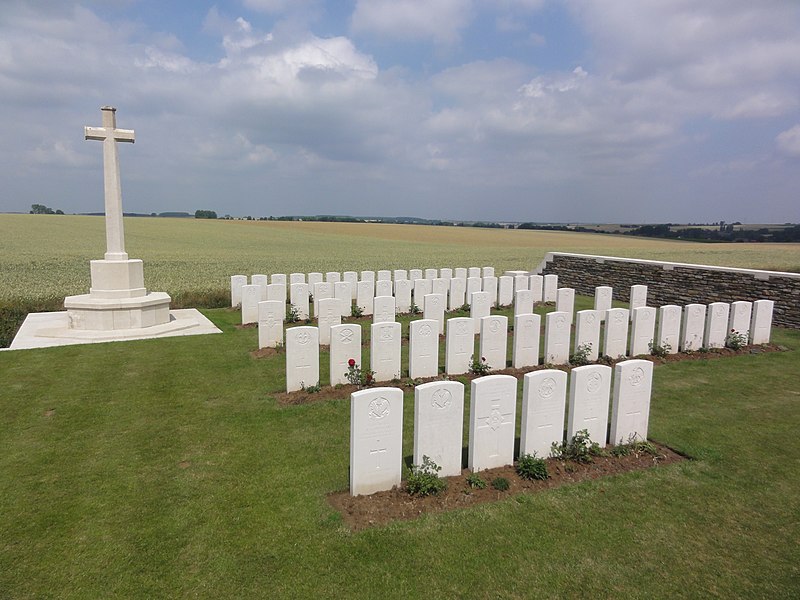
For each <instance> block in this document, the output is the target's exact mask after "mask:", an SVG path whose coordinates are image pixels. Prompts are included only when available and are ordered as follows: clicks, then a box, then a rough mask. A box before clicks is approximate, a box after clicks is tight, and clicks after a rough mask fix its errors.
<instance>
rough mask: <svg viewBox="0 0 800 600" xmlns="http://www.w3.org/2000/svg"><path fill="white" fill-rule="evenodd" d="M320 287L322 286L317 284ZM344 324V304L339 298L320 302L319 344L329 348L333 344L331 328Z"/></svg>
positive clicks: (318, 318)
mask: <svg viewBox="0 0 800 600" xmlns="http://www.w3.org/2000/svg"><path fill="white" fill-rule="evenodd" d="M317 285H320V284H317ZM341 324H342V302H341V300H339V299H338V298H323V299H322V300H320V301H319V316H318V317H317V326H318V327H319V343H320V344H321V345H323V346H327V345H329V344H330V343H331V327H333V326H334V325H341Z"/></svg>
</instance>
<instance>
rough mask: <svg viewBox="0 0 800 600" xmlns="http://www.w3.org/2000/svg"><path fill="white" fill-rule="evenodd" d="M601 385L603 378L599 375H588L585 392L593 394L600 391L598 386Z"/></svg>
mask: <svg viewBox="0 0 800 600" xmlns="http://www.w3.org/2000/svg"><path fill="white" fill-rule="evenodd" d="M601 383H603V376H602V375H600V373H592V374H591V375H589V380H588V381H587V382H586V390H587V391H589V392H591V393H594V392H596V391H597V390H599V389H600V384H601Z"/></svg>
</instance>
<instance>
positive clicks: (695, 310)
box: [692, 306, 702, 319]
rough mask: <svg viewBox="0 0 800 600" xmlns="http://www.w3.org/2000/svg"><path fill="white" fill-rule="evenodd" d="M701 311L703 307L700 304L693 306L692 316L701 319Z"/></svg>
mask: <svg viewBox="0 0 800 600" xmlns="http://www.w3.org/2000/svg"><path fill="white" fill-rule="evenodd" d="M701 311H702V309H701V308H700V307H699V306H695V307H694V308H692V316H693V317H694V318H695V319H699V318H700V313H701Z"/></svg>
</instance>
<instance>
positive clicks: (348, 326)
mask: <svg viewBox="0 0 800 600" xmlns="http://www.w3.org/2000/svg"><path fill="white" fill-rule="evenodd" d="M350 359H353V360H354V361H356V364H357V365H358V366H359V367H361V325H355V324H353V323H345V324H343V325H334V326H333V327H331V351H330V380H331V385H338V384H340V383H342V384H345V383H348V381H347V371H348V369H349V367H350V364H349V362H350Z"/></svg>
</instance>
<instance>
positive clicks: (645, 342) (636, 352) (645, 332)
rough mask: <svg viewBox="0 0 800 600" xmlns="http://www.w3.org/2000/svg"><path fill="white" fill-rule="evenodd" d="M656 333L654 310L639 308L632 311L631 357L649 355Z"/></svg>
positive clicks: (644, 307) (645, 307)
mask: <svg viewBox="0 0 800 600" xmlns="http://www.w3.org/2000/svg"><path fill="white" fill-rule="evenodd" d="M655 331H656V309H655V308H652V307H648V306H640V307H639V308H634V309H633V318H632V319H631V356H641V355H642V354H650V345H651V344H652V343H653V341H654V338H655Z"/></svg>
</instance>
